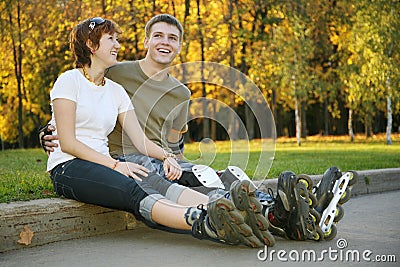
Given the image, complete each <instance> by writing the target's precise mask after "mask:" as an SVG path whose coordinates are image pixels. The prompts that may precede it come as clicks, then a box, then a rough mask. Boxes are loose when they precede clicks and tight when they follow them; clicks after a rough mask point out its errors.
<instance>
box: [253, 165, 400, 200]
mask: <svg viewBox="0 0 400 267" xmlns="http://www.w3.org/2000/svg"><path fill="white" fill-rule="evenodd" d="M357 173H358V180H357V181H356V183H355V184H354V185H353V188H352V189H351V194H352V196H356V195H362V194H369V193H379V192H385V191H393V190H400V168H390V169H377V170H365V171H357ZM321 178H322V174H321V175H311V179H312V180H313V182H314V185H316V184H317V183H318V182H319V181H320V180H321ZM277 184H278V179H268V180H264V181H263V182H259V183H258V186H259V188H260V189H261V190H263V191H266V190H267V189H268V188H272V189H273V190H274V191H275V190H276V186H277Z"/></svg>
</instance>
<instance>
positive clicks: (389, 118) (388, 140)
mask: <svg viewBox="0 0 400 267" xmlns="http://www.w3.org/2000/svg"><path fill="white" fill-rule="evenodd" d="M386 109H387V127H386V144H388V145H391V144H392V137H391V134H392V100H391V97H390V95H388V96H387V107H386Z"/></svg>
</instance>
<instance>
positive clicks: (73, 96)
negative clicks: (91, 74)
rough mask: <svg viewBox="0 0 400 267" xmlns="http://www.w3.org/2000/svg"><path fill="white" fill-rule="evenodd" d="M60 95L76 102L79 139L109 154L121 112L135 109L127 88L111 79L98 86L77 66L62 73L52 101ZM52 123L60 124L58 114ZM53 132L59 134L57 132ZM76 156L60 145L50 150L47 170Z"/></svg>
mask: <svg viewBox="0 0 400 267" xmlns="http://www.w3.org/2000/svg"><path fill="white" fill-rule="evenodd" d="M57 98H64V99H69V100H71V101H74V102H75V103H76V121H75V134H76V138H77V139H78V140H79V141H80V142H82V143H84V144H86V145H87V146H89V147H91V148H92V149H94V150H96V151H97V152H99V153H102V154H104V155H109V149H108V137H107V136H108V135H109V134H110V133H111V131H112V130H113V129H114V127H115V124H116V121H117V116H118V114H120V113H123V112H126V111H128V110H131V109H133V106H132V102H131V100H130V98H129V96H128V94H127V93H126V92H125V90H124V88H123V87H122V86H121V85H119V84H117V83H115V82H113V81H112V80H110V79H107V78H106V83H105V85H104V86H97V85H95V84H93V83H91V82H89V81H88V80H87V79H86V78H85V77H84V76H83V75H82V73H80V72H79V70H78V69H73V70H68V71H66V72H64V73H63V74H61V75H60V76H59V77H58V79H57V81H56V82H55V83H54V86H53V89H52V90H51V91H50V100H51V101H53V100H54V99H57ZM65 116H69V115H68V114H65ZM51 124H53V125H55V126H56V127H57V125H56V122H55V118H54V113H53V115H52V120H51ZM53 134H57V131H56V132H54V133H53ZM54 142H56V143H58V141H54ZM58 144H59V143H58ZM73 158H75V157H74V156H72V155H69V154H67V153H64V152H62V151H61V149H60V146H58V147H57V148H55V151H54V152H51V153H50V156H49V159H48V161H47V171H50V170H52V169H53V168H54V167H55V166H57V165H58V164H60V163H63V162H66V161H68V160H71V159H73Z"/></svg>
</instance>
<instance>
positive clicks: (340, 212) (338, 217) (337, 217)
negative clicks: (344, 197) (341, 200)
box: [333, 205, 344, 222]
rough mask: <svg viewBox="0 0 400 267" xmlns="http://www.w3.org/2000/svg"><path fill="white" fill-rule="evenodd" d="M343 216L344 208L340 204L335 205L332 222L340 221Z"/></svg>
mask: <svg viewBox="0 0 400 267" xmlns="http://www.w3.org/2000/svg"><path fill="white" fill-rule="evenodd" d="M343 216H344V209H343V207H342V206H340V205H339V206H337V207H336V213H335V218H334V219H333V221H334V222H338V221H340V220H341V219H342V218H343Z"/></svg>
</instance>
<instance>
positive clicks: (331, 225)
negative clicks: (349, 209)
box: [314, 167, 358, 240]
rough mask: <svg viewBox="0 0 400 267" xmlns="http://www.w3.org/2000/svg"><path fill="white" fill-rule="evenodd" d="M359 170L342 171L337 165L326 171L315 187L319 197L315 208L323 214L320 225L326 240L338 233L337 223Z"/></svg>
mask: <svg viewBox="0 0 400 267" xmlns="http://www.w3.org/2000/svg"><path fill="white" fill-rule="evenodd" d="M357 177H358V174H357V172H355V171H349V172H346V173H342V172H341V171H340V170H339V169H338V168H337V167H331V168H329V169H328V170H326V171H325V173H324V175H323V176H322V179H321V181H320V182H319V183H318V185H317V186H316V187H315V188H314V193H315V196H316V198H317V202H318V204H317V206H316V207H315V210H316V211H318V213H319V214H320V215H321V221H320V223H319V226H320V228H321V230H322V232H323V234H324V239H325V240H331V239H333V238H334V237H335V236H336V234H337V228H336V225H335V224H336V223H337V222H338V221H339V220H341V219H342V218H343V215H344V210H343V207H342V204H343V203H346V202H347V201H348V200H349V199H350V196H351V187H352V185H353V184H354V183H355V182H356V180H357Z"/></svg>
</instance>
